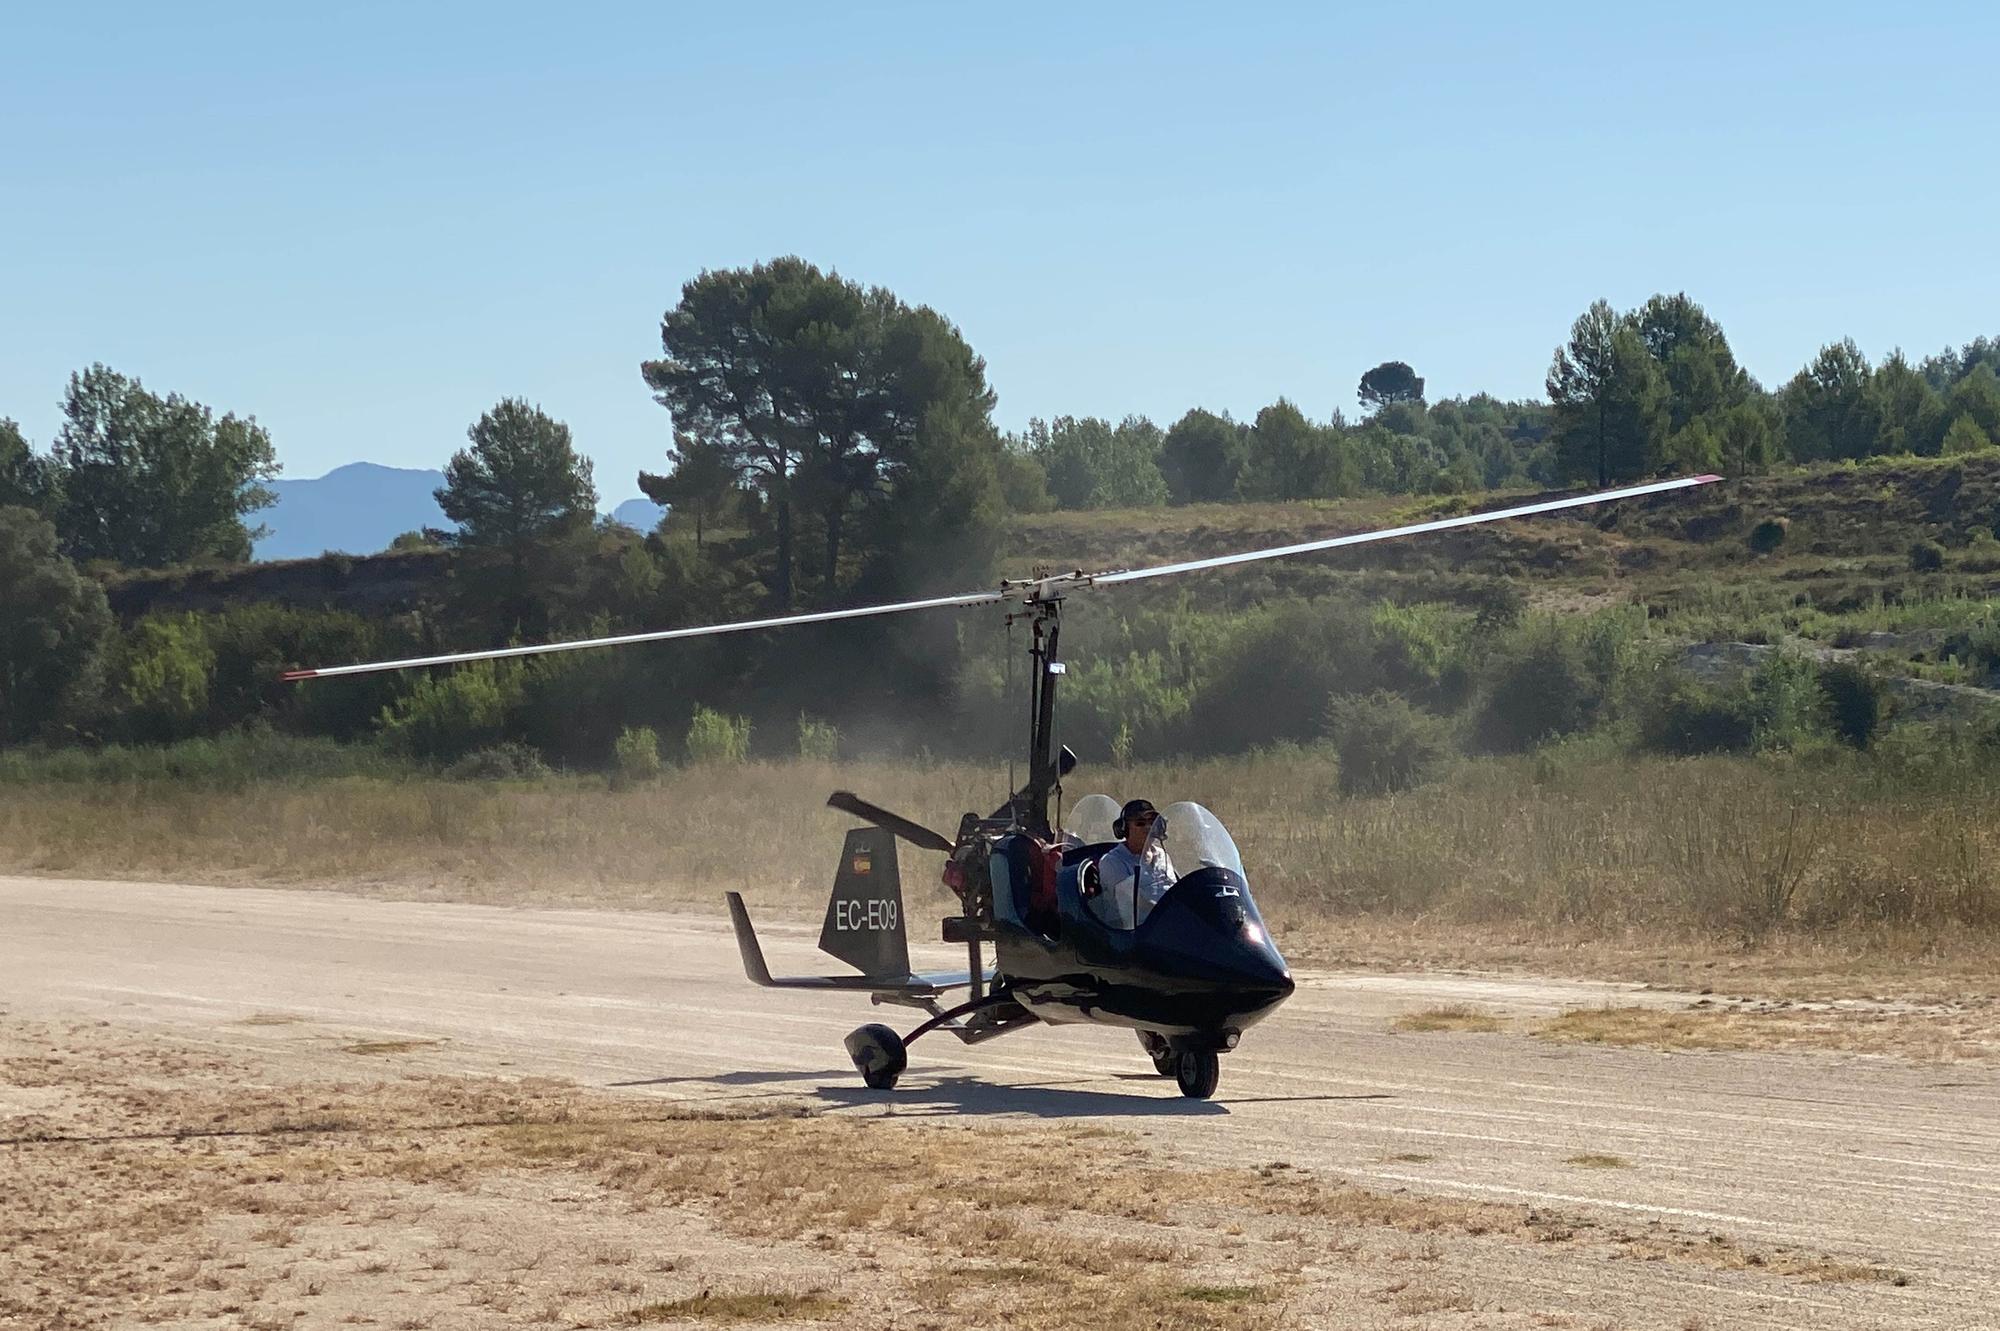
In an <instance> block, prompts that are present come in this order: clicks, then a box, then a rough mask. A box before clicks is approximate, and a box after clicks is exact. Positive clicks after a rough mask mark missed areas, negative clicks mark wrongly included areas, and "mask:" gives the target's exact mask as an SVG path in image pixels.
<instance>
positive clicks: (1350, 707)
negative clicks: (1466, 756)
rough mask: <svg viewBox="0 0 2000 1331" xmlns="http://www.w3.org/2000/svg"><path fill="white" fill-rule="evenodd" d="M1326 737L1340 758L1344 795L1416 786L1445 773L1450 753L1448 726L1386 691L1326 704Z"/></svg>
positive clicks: (1340, 697)
mask: <svg viewBox="0 0 2000 1331" xmlns="http://www.w3.org/2000/svg"><path fill="white" fill-rule="evenodd" d="M1326 732H1327V736H1328V738H1330V739H1331V740H1332V741H1333V747H1334V752H1335V753H1337V754H1339V755H1340V789H1341V792H1342V793H1343V794H1347V795H1381V794H1387V793H1389V792H1391V791H1397V790H1407V789H1409V788H1410V787H1411V786H1416V785H1421V784H1423V783H1424V782H1426V781H1429V780H1431V779H1432V778H1433V777H1435V776H1436V775H1437V774H1438V773H1439V772H1440V771H1441V770H1442V769H1443V768H1444V766H1445V764H1446V763H1447V762H1448V761H1449V760H1450V756H1451V751H1452V742H1451V723H1450V722H1448V721H1446V720H1445V719H1444V718H1442V717H1438V716H1433V715H1432V714H1431V713H1429V712H1426V711H1424V710H1423V709H1422V708H1418V707H1412V706H1411V705H1410V702H1409V700H1408V699H1407V698H1404V697H1403V696H1402V695H1400V694H1396V693H1390V692H1389V691H1388V690H1386V689H1378V690H1376V691H1375V692H1373V693H1370V694H1366V695H1362V694H1352V693H1349V694H1340V695H1336V696H1335V697H1334V698H1332V699H1330V700H1329V701H1328V702H1327V705H1326Z"/></svg>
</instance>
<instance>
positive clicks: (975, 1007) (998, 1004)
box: [846, 984, 1035, 1091]
mask: <svg viewBox="0 0 2000 1331" xmlns="http://www.w3.org/2000/svg"><path fill="white" fill-rule="evenodd" d="M876 1001H877V1002H880V1001H881V1000H880V999H879V998H878V999H877V1000H876ZM927 1006H928V1007H929V1009H930V1012H931V1019H930V1020H929V1021H927V1022H925V1023H924V1024H923V1025H921V1026H919V1027H917V1028H916V1029H915V1030H913V1031H911V1032H910V1033H909V1034H908V1035H898V1034H896V1032H894V1031H892V1030H890V1029H889V1028H888V1027H887V1026H883V1025H881V1024H879V1023H877V1022H872V1021H871V1022H869V1023H868V1024H867V1025H866V1026H860V1027H857V1028H856V1029H855V1030H854V1031H853V1032H852V1033H851V1034H850V1035H849V1036H848V1037H847V1041H846V1043H847V1056H848V1057H849V1058H851V1059H853V1060H854V1070H855V1071H856V1072H859V1073H860V1074H861V1080H862V1081H864V1082H866V1083H867V1084H868V1087H869V1089H870V1090H876V1091H889V1090H894V1089H895V1086H896V1079H897V1078H899V1077H901V1076H902V1075H903V1070H904V1069H905V1068H907V1067H909V1066H910V1054H909V1046H910V1044H911V1043H912V1042H914V1041H915V1040H916V1039H917V1037H918V1036H920V1035H928V1034H930V1032H932V1031H939V1030H943V1031H950V1032H951V1033H952V1034H953V1035H956V1036H957V1037H958V1038H959V1039H960V1040H961V1041H963V1042H964V1043H966V1044H978V1043H979V1042H980V1041H982V1040H990V1039H992V1038H993V1037H994V1036H996V1035H1005V1034H1006V1033H1007V1032H1008V1031H1015V1030H1019V1029H1021V1028H1022V1027H1023V1026H1030V1025H1033V1024H1034V1020H1035V1019H1034V1018H1033V1017H1032V1016H1030V1015H1029V1014H1028V1012H1027V1010H1026V1009H1025V1008H1023V1007H1022V1006H1021V1005H1020V1004H1019V1003H1016V1002H1015V1001H1014V995H1013V993H1012V992H1011V991H1009V990H1008V988H1007V987H1006V985H1005V984H1002V985H1000V986H998V987H996V988H994V989H993V990H992V991H991V992H989V993H985V994H981V995H980V996H979V997H977V998H975V999H972V1000H971V1001H970V1002H965V1003H960V1004H959V1005H958V1006H957V1007H955V1008H942V1007H939V1006H937V1005H936V1003H934V1002H930V1003H928V1004H927Z"/></svg>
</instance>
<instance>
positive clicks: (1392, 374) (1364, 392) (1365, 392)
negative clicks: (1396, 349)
mask: <svg viewBox="0 0 2000 1331" xmlns="http://www.w3.org/2000/svg"><path fill="white" fill-rule="evenodd" d="M1360 396H1361V405H1362V406H1364V407H1378V408H1379V407H1386V406H1388V405H1389V404H1390V403H1392V402H1422V401H1423V400H1424V381H1423V379H1422V377H1421V376H1419V375H1418V374H1417V372H1416V371H1415V370H1413V369H1411V368H1410V367H1409V366H1408V365H1407V364H1405V363H1404V362H1403V361H1399V360H1385V361H1383V362H1382V363H1381V364H1380V365H1377V366H1376V367H1375V368H1374V369H1372V370H1370V371H1368V373H1366V374H1364V375H1362V376H1361V394H1360Z"/></svg>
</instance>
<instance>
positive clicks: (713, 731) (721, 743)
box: [687, 707, 750, 763]
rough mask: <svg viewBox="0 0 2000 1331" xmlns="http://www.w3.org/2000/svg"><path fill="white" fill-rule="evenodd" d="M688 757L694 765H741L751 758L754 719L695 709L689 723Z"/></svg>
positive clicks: (704, 708) (702, 708) (699, 708)
mask: <svg viewBox="0 0 2000 1331" xmlns="http://www.w3.org/2000/svg"><path fill="white" fill-rule="evenodd" d="M687 756H688V761H689V762H693V763H740V762H742V761H743V760H744V759H745V758H747V757H749V756H750V718H749V717H747V716H725V715H723V714H722V713H721V712H717V711H713V710H711V709H709V708H707V707H697V708H695V709H694V719H693V720H692V721H689V722H688V731H687Z"/></svg>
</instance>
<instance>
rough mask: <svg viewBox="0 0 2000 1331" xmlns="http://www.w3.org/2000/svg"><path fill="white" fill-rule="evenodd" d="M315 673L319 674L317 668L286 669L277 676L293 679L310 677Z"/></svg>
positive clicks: (288, 679)
mask: <svg viewBox="0 0 2000 1331" xmlns="http://www.w3.org/2000/svg"><path fill="white" fill-rule="evenodd" d="M317 674H319V671H317V670H287V671H286V672H285V673H284V674H282V675H280V676H279V678H280V679H283V680H287V681H290V680H294V679H311V678H313V677H314V676H315V675H317Z"/></svg>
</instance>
